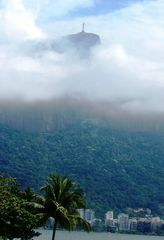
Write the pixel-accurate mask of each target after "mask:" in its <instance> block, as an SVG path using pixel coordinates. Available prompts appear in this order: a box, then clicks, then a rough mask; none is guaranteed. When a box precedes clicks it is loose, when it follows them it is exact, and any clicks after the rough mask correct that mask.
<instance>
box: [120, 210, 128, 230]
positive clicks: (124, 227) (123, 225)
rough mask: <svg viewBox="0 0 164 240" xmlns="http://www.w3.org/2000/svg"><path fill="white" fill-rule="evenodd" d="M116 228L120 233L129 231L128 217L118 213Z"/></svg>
mask: <svg viewBox="0 0 164 240" xmlns="http://www.w3.org/2000/svg"><path fill="white" fill-rule="evenodd" d="M118 227H119V230H120V231H129V215H128V214H124V213H120V214H119V215H118Z"/></svg>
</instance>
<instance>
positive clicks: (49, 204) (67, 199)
mask: <svg viewBox="0 0 164 240" xmlns="http://www.w3.org/2000/svg"><path fill="white" fill-rule="evenodd" d="M41 191H43V192H44V197H40V200H41V201H40V202H41V203H42V204H41V205H40V212H41V214H42V219H43V220H47V219H48V218H49V217H52V218H53V219H54V226H53V234H52V240H54V239H55V233H56V227H57V225H60V227H62V228H64V229H67V230H69V231H71V230H74V229H75V228H76V227H77V226H78V225H79V226H81V227H82V228H83V229H84V230H85V231H90V224H89V223H88V222H87V221H85V220H84V219H82V218H81V217H80V215H79V212H78V209H80V208H85V207H86V201H85V199H84V197H83V192H82V191H81V189H78V188H77V187H76V184H75V182H74V181H72V180H70V179H68V178H67V177H60V176H59V175H56V174H51V175H50V176H49V179H48V180H47V182H46V185H45V186H43V187H42V188H41Z"/></svg>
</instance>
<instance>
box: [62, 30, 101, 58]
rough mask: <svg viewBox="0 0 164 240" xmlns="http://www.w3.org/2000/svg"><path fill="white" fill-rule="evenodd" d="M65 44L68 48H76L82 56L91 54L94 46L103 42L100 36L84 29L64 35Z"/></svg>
mask: <svg viewBox="0 0 164 240" xmlns="http://www.w3.org/2000/svg"><path fill="white" fill-rule="evenodd" d="M62 42H63V43H64V45H65V46H66V48H69V49H74V50H76V51H77V53H79V54H80V56H83V57H85V56H89V53H90V50H91V48H92V47H94V46H96V45H99V44H100V43H101V40H100V37H99V35H97V34H94V33H87V32H85V31H84V30H82V31H81V32H79V33H76V34H70V35H67V36H65V37H63V41H62Z"/></svg>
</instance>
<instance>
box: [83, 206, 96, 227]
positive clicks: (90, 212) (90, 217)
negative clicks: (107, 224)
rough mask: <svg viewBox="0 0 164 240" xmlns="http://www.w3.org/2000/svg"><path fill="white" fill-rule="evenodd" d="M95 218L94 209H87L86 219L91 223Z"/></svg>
mask: <svg viewBox="0 0 164 240" xmlns="http://www.w3.org/2000/svg"><path fill="white" fill-rule="evenodd" d="M94 218H95V213H94V211H93V210H92V209H85V212H84V219H85V220H86V221H87V222H89V223H90V224H91V223H92V222H93V219H94Z"/></svg>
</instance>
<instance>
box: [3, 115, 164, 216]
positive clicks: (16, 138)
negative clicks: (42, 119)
mask: <svg viewBox="0 0 164 240" xmlns="http://www.w3.org/2000/svg"><path fill="white" fill-rule="evenodd" d="M0 166H1V169H0V171H1V172H2V173H5V174H9V175H11V176H14V177H17V178H18V181H19V183H20V184H21V186H22V187H25V186H27V185H30V186H31V187H33V188H35V189H37V190H39V188H40V186H41V185H42V184H43V181H44V180H45V178H46V177H47V175H48V174H49V173H50V172H57V173H60V174H63V175H67V176H69V177H70V178H72V179H75V180H77V182H78V184H79V185H80V187H81V188H82V189H83V190H84V192H85V195H86V198H87V200H88V207H91V208H93V209H95V211H96V213H97V215H98V216H101V215H102V214H104V213H105V211H107V210H109V209H115V210H118V211H119V210H122V209H124V208H126V207H149V208H151V209H152V210H153V211H154V212H156V213H158V214H164V209H163V205H162V204H163V202H164V191H163V189H164V134H163V133H161V134H160V133H158V132H153V131H152V132H151V131H147V132H144V131H142V132H140V131H134V132H133V131H128V130H125V129H124V130H121V129H114V128H112V127H111V126H110V125H109V124H108V123H104V124H101V125H100V124H96V123H95V122H94V121H92V120H84V121H79V122H78V121H76V122H75V123H74V124H72V125H71V126H68V127H65V128H64V129H62V128H58V129H56V130H53V131H51V132H44V133H29V132H23V131H18V130H14V129H13V128H11V127H9V126H5V125H4V124H1V125H0Z"/></svg>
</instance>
